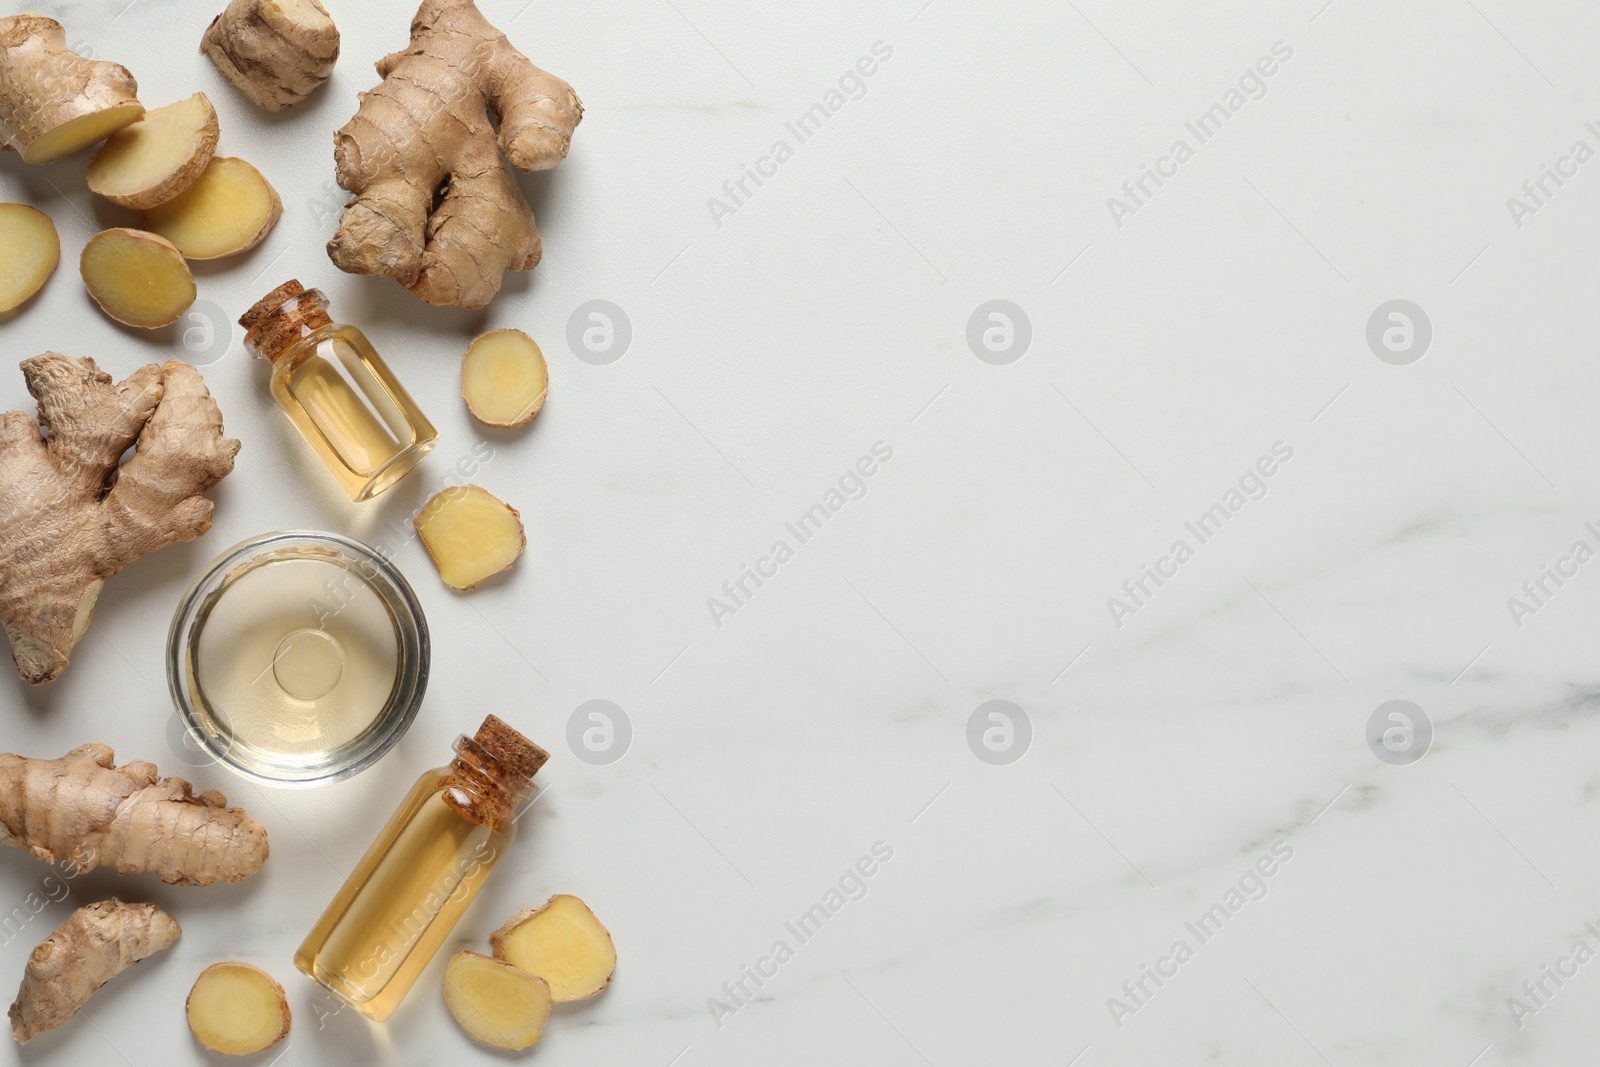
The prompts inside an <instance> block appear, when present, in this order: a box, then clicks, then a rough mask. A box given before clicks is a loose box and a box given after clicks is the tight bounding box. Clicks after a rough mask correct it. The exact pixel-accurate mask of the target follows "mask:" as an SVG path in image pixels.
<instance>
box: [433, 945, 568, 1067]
mask: <svg viewBox="0 0 1600 1067" xmlns="http://www.w3.org/2000/svg"><path fill="white" fill-rule="evenodd" d="M444 1002H445V1006H446V1007H448V1008H449V1009H450V1014H451V1015H453V1016H455V1019H456V1022H458V1023H460V1024H461V1029H463V1030H465V1031H466V1032H467V1035H468V1036H469V1037H471V1038H472V1039H473V1040H474V1041H479V1042H482V1043H483V1044H485V1045H489V1046H490V1047H492V1048H500V1049H507V1050H509V1051H512V1052H520V1051H521V1050H522V1049H525V1048H527V1047H529V1046H530V1045H532V1044H534V1043H535V1042H537V1041H538V1040H539V1036H540V1035H541V1034H542V1033H544V1024H545V1023H546V1022H547V1021H549V1019H550V1003H551V1000H550V987H549V986H548V985H546V984H545V981H544V979H542V978H539V977H537V976H535V975H531V974H528V973H527V972H526V971H521V970H518V969H517V968H515V967H513V966H511V965H510V964H507V963H502V962H500V961H499V960H493V959H490V958H489V957H488V956H485V955H482V954H481V953H477V952H458V953H456V954H455V956H454V957H452V958H451V960H450V963H449V965H448V966H447V967H445V971H444Z"/></svg>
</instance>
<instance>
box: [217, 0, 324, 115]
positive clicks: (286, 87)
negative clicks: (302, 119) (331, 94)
mask: <svg viewBox="0 0 1600 1067" xmlns="http://www.w3.org/2000/svg"><path fill="white" fill-rule="evenodd" d="M200 51H201V52H204V53H205V54H206V55H207V56H209V57H210V59H211V62H213V63H215V64H216V65H217V69H218V70H219V71H221V72H222V76H223V77H225V78H227V79H228V80H229V81H230V82H232V83H233V84H234V87H235V88H237V89H238V90H239V91H240V92H241V93H243V94H244V95H245V96H247V97H249V98H250V99H251V100H252V101H253V102H254V103H256V104H257V105H259V106H261V107H264V108H266V109H267V110H268V111H283V110H284V109H286V108H290V107H293V106H294V105H295V104H298V103H299V102H300V101H302V100H304V99H305V98H306V97H308V96H310V95H311V93H312V92H313V91H314V90H315V89H316V88H317V87H318V86H319V85H321V84H322V83H323V82H325V81H327V80H328V76H329V75H330V74H332V73H333V64H334V62H335V61H336V60H337V59H338V58H339V29H338V27H336V26H335V25H334V24H333V19H331V18H329V17H328V12H327V9H325V8H324V7H323V6H322V4H321V3H319V2H318V0H233V2H232V3H230V4H229V5H228V6H227V7H226V8H225V9H224V10H223V12H222V14H220V15H218V16H217V17H216V18H215V19H213V20H212V21H211V25H210V26H209V27H207V28H206V33H205V36H204V37H202V38H201V39H200Z"/></svg>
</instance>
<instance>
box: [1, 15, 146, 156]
mask: <svg viewBox="0 0 1600 1067" xmlns="http://www.w3.org/2000/svg"><path fill="white" fill-rule="evenodd" d="M138 91H139V86H138V83H136V82H135V81H134V80H133V75H132V74H130V73H128V68H126V67H124V66H121V65H120V64H117V63H108V62H106V61H104V60H98V59H86V58H85V57H83V56H80V55H78V53H76V52H74V51H73V50H72V49H70V48H68V47H67V34H66V30H65V29H64V28H63V27H62V25H61V23H59V22H57V21H56V20H55V19H51V18H45V17H44V16H43V15H31V14H27V15H13V16H11V17H10V18H4V19H0V151H7V152H10V151H17V152H21V153H22V158H23V159H24V160H26V161H27V162H29V163H48V162H49V161H50V160H52V159H57V158H60V157H61V156H63V155H69V154H71V153H72V152H76V151H77V150H78V149H80V148H86V147H88V146H89V145H91V144H93V143H94V142H96V141H99V140H101V139H102V138H104V137H106V136H107V135H109V134H111V133H114V132H115V131H117V130H119V129H121V128H122V127H123V126H126V125H128V124H129V123H131V122H134V121H137V120H138V119H139V118H140V117H142V116H143V115H144V108H143V107H142V106H140V104H139V97H138ZM95 116H99V118H96V117H95ZM70 123H77V124H78V127H79V132H67V131H65V129H64V128H66V127H67V126H68V125H69V124H70ZM56 131H63V132H62V133H60V134H58V137H57V138H55V139H54V140H46V136H47V135H48V134H51V133H53V132H56ZM36 144H38V145H39V147H38V148H37V149H36V148H35V145H36Z"/></svg>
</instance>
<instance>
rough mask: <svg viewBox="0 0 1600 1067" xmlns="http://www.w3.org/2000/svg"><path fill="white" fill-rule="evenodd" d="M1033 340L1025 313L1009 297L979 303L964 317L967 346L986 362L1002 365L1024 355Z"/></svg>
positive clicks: (1031, 327) (1029, 323)
mask: <svg viewBox="0 0 1600 1067" xmlns="http://www.w3.org/2000/svg"><path fill="white" fill-rule="evenodd" d="M1032 343H1033V323H1032V321H1030V320H1029V318H1028V313H1027V312H1026V311H1023V310H1022V309H1021V308H1020V307H1018V306H1017V305H1015V304H1013V303H1012V302H1011V301H1009V300H990V301H988V302H987V303H984V304H979V305H978V306H977V308H976V309H975V310H974V311H973V312H972V316H971V317H970V318H968V319H967V347H968V348H970V349H972V354H973V355H975V356H977V357H978V358H979V359H981V360H983V361H984V362H985V363H989V364H992V365H994V366H996V367H1004V366H1005V365H1006V364H1008V363H1015V362H1016V361H1017V360H1019V359H1021V358H1022V357H1023V356H1025V355H1027V352H1028V346H1029V345H1031V344H1032Z"/></svg>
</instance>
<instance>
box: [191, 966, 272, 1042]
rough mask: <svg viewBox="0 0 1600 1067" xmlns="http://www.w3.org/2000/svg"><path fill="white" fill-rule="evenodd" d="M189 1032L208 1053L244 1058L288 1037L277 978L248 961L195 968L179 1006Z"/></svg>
mask: <svg viewBox="0 0 1600 1067" xmlns="http://www.w3.org/2000/svg"><path fill="white" fill-rule="evenodd" d="M184 1014H185V1015H186V1016H187V1017H188V1019H189V1032H190V1033H192V1034H194V1036H195V1040H196V1041H199V1042H200V1043H201V1044H202V1045H204V1046H205V1047H206V1048H208V1049H210V1050H211V1051H213V1052H221V1053H223V1054H225V1055H228V1056H248V1055H249V1054H250V1053H252V1052H260V1051H261V1050H262V1049H268V1048H271V1047H272V1046H273V1045H276V1044H277V1043H278V1042H279V1041H282V1040H283V1039H284V1038H286V1037H288V1036H289V1024H290V1022H291V1021H292V1018H293V1016H292V1013H291V1012H290V1011H289V998H288V997H286V996H285V995H284V992H283V986H281V985H279V984H278V982H277V979H275V978H273V977H272V975H270V974H268V973H267V972H266V971H263V970H262V969H261V968H260V967H255V966H252V965H251V964H248V963H215V964H212V965H211V966H210V967H207V968H206V969H205V970H203V971H201V972H200V977H199V978H196V979H195V980H194V988H193V989H191V990H189V999H188V1001H187V1002H186V1003H185V1004H184Z"/></svg>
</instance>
